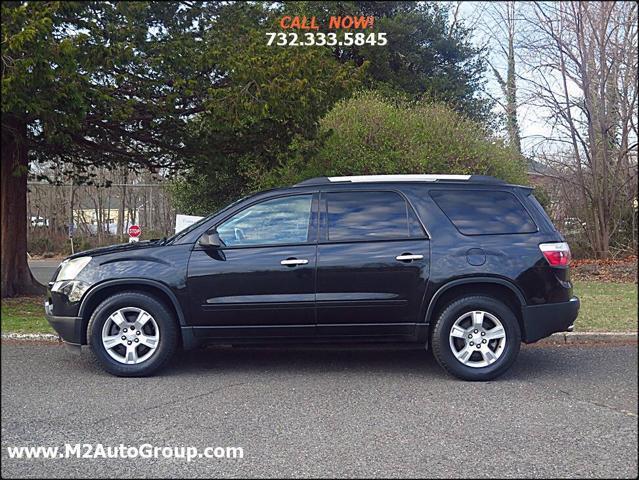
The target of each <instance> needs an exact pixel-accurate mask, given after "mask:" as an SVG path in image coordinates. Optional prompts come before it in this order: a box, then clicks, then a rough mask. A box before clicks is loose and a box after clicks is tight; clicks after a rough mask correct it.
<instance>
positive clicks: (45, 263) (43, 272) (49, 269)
mask: <svg viewBox="0 0 639 480" xmlns="http://www.w3.org/2000/svg"><path fill="white" fill-rule="evenodd" d="M61 261H62V260H60V259H56V260H53V259H49V258H46V259H43V260H29V268H30V269H31V273H33V276H34V277H35V278H36V280H37V281H38V282H40V283H41V284H42V285H46V284H47V283H49V280H51V277H53V272H55V269H56V268H58V265H60V262H61Z"/></svg>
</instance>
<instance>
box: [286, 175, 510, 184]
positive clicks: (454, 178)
mask: <svg viewBox="0 0 639 480" xmlns="http://www.w3.org/2000/svg"><path fill="white" fill-rule="evenodd" d="M364 182H366V183H371V182H372V183H374V182H473V183H501V184H503V183H505V182H503V181H502V180H499V179H498V178H495V177H491V176H488V175H431V174H410V175H352V176H345V177H315V178H309V179H308V180H304V181H303V182H300V183H297V184H295V185H294V186H296V187H300V186H306V185H326V184H331V183H364Z"/></svg>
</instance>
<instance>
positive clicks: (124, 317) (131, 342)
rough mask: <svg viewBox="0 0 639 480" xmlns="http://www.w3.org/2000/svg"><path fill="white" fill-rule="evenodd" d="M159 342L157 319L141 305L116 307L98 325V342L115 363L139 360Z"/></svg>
mask: <svg viewBox="0 0 639 480" xmlns="http://www.w3.org/2000/svg"><path fill="white" fill-rule="evenodd" d="M159 343H160V329H159V327H158V324H157V322H156V321H155V319H154V318H153V316H152V315H151V314H149V313H148V312H146V311H145V310H142V309H141V308H137V307H124V308H120V309H118V310H116V311H115V312H113V313H112V314H111V315H109V318H107V320H106V321H105V322H104V326H103V327H102V345H103V346H104V348H105V350H106V352H107V353H108V354H109V356H110V357H111V358H113V359H114V360H116V361H117V362H119V363H124V364H128V365H136V364H139V363H142V362H144V361H146V360H148V359H149V358H150V357H151V356H152V355H153V354H154V353H155V351H156V350H157V348H158V345H159Z"/></svg>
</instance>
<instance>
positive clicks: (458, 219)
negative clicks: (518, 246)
mask: <svg viewBox="0 0 639 480" xmlns="http://www.w3.org/2000/svg"><path fill="white" fill-rule="evenodd" d="M430 195H431V197H432V198H433V200H435V202H436V203H437V205H439V207H440V208H441V209H442V211H443V212H444V213H445V214H446V216H447V217H448V218H450V220H451V221H452V222H453V224H454V225H455V227H457V229H458V230H459V231H460V232H461V233H463V234H464V235H482V234H507V233H530V232H535V231H537V227H536V226H535V224H534V222H533V220H532V218H530V215H529V214H528V212H527V211H526V209H525V208H524V207H523V205H522V204H521V202H520V201H519V200H518V199H517V197H515V196H514V195H513V194H511V193H508V192H491V191H486V190H474V191H472V190H471V191H468V190H466V191H461V190H458V191H451V190H439V191H431V193H430Z"/></svg>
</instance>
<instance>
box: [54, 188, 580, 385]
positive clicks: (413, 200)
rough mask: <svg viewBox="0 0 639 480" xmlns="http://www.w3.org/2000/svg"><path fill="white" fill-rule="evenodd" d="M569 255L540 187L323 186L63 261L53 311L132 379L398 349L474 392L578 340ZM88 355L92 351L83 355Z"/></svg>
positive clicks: (61, 329) (240, 205)
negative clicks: (566, 334) (534, 346)
mask: <svg viewBox="0 0 639 480" xmlns="http://www.w3.org/2000/svg"><path fill="white" fill-rule="evenodd" d="M569 260H570V250H569V248H568V245H567V244H566V243H565V242H564V239H563V237H562V236H561V234H559V233H558V232H557V230H555V228H554V227H553V225H552V223H551V221H550V220H549V218H548V217H547V215H546V214H545V213H544V210H543V208H542V207H541V206H540V205H539V203H538V202H537V200H536V199H535V197H534V196H533V195H532V192H531V189H530V188H528V187H522V186H516V185H509V184H506V183H504V182H502V181H499V180H497V179H495V178H492V177H484V176H474V175H473V176H465V175H373V176H355V177H322V178H314V179H311V180H307V181H304V182H302V183H299V184H297V185H295V186H293V187H290V188H281V189H276V190H270V191H266V192H262V193H258V194H256V195H252V196H250V197H247V198H244V199H242V200H240V201H238V202H236V203H234V204H232V205H230V206H228V207H226V208H225V209H223V210H221V211H219V212H217V213H215V214H214V215H211V216H209V217H206V218H204V219H203V220H201V221H199V222H197V223H195V224H193V225H192V226H190V227H189V228H187V229H186V230H183V231H181V232H179V233H177V234H176V235H174V236H173V237H171V238H168V239H163V240H151V241H145V242H139V243H137V244H126V245H116V246H113V247H107V248H99V249H96V250H91V251H88V252H83V253H80V254H76V255H74V256H72V257H69V258H68V259H66V260H65V261H64V262H62V264H61V265H60V267H59V268H58V269H57V270H56V272H55V274H54V276H53V279H52V281H51V282H50V283H49V288H48V298H47V301H46V304H45V308H46V314H47V318H48V320H49V322H50V323H51V325H52V326H53V327H54V328H55V329H56V331H57V332H58V333H59V334H60V336H61V337H62V339H63V340H64V341H65V342H67V344H69V345H70V346H74V347H80V346H81V345H89V346H90V348H91V351H92V352H93V354H94V356H95V357H96V358H97V360H98V361H99V363H100V364H101V365H102V366H103V367H104V368H105V369H106V370H108V371H109V372H111V373H113V374H115V375H122V376H139V375H148V374H150V373H152V372H154V371H156V370H157V369H158V368H160V367H161V366H162V365H164V364H165V363H166V362H167V361H168V360H169V359H170V358H171V356H172V355H173V353H174V352H175V350H176V349H177V348H178V347H180V346H181V347H183V348H185V349H191V348H194V347H197V346H200V345H203V344H210V343H217V344H231V345H233V344H241V343H244V344H246V343H269V344H275V343H278V344H281V343H287V342H288V343H291V342H294V343H320V342H328V343H337V342H340V343H342V342H350V343H361V342H401V343H414V344H418V345H421V346H423V347H426V348H427V347H428V345H429V344H430V346H431V347H432V350H433V353H434V355H435V358H436V359H437V361H438V362H439V363H440V364H441V365H442V366H443V367H444V368H445V369H446V370H447V371H448V372H450V373H452V374H453V375H456V376H457V377H460V378H463V379H466V380H488V379H491V378H494V377H496V376H498V375H500V374H501V373H503V372H504V371H505V370H507V369H508V368H509V367H510V365H512V363H513V362H514V361H515V358H516V357H517V354H518V352H519V346H520V343H521V341H524V342H526V343H530V342H535V341H536V340H539V339H540V338H542V337H545V336H548V335H550V334H551V333H553V332H560V331H566V330H567V331H570V330H571V329H572V326H573V322H574V321H575V318H576V317H577V312H578V310H579V300H578V299H577V298H576V297H573V296H572V284H571V282H570V276H569V267H568V263H569ZM75 350H76V351H77V350H79V348H75Z"/></svg>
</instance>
